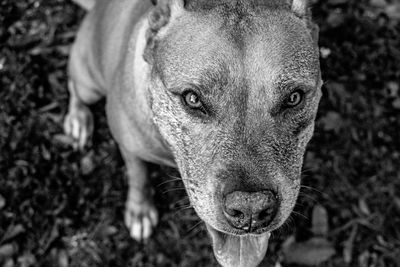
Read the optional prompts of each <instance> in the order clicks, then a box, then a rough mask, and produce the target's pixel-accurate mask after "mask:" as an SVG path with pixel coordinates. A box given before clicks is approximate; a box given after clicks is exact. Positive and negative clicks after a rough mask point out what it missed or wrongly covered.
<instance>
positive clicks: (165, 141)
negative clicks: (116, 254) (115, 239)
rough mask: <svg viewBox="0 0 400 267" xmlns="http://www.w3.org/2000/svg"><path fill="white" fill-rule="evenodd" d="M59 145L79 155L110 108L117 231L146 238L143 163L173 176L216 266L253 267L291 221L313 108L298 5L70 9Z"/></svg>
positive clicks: (193, 0) (315, 97)
mask: <svg viewBox="0 0 400 267" xmlns="http://www.w3.org/2000/svg"><path fill="white" fill-rule="evenodd" d="M76 1H77V2H78V3H79V4H81V5H82V6H83V7H86V8H87V9H88V10H89V12H88V13H87V15H86V17H85V19H84V21H83V23H82V25H81V27H80V30H79V32H78V34H77V37H76V41H75V43H74V44H73V46H72V49H71V55H70V60H69V69H68V71H69V81H68V87H69V93H70V100H69V108H68V112H67V115H66V117H65V121H64V129H65V132H66V134H68V135H70V136H72V137H73V139H74V146H75V147H76V148H83V147H84V146H85V145H86V144H87V142H88V140H89V138H90V136H91V134H92V131H93V118H92V114H91V112H90V110H89V108H88V106H87V105H90V104H93V103H95V102H96V101H98V100H99V99H101V98H103V97H105V98H106V114H107V119H108V123H109V126H110V129H111V133H112V135H113V137H114V138H115V140H116V141H117V143H118V145H119V148H120V151H121V154H122V156H123V159H124V161H125V163H126V168H127V176H128V184H129V191H128V196H127V202H126V211H125V223H126V226H127V227H128V229H129V231H130V234H131V236H132V237H133V238H134V239H136V240H145V239H147V238H149V237H150V235H151V233H152V231H153V229H154V227H155V226H156V225H157V222H158V213H157V210H156V208H155V206H154V203H153V200H152V194H153V193H152V189H151V188H150V186H149V184H148V170H147V167H146V162H152V163H157V164H162V165H167V166H172V167H175V168H178V170H179V172H180V173H181V176H182V180H183V183H184V185H185V188H186V191H187V194H188V196H189V199H190V202H191V204H192V206H193V207H194V209H195V211H196V213H197V214H198V216H199V217H200V218H201V219H202V220H203V221H204V223H205V224H206V227H207V229H208V231H209V234H210V236H211V240H212V244H213V249H214V254H215V257H216V258H217V260H218V262H219V263H220V264H221V265H222V266H246V267H249V266H257V265H258V264H259V263H260V262H261V261H262V259H263V258H264V256H265V254H266V250H267V247H268V241H269V237H270V233H271V232H272V231H274V230H276V229H277V228H279V227H280V226H281V225H282V224H283V223H284V222H285V220H286V219H287V218H288V216H289V215H290V213H291V211H292V209H293V207H294V205H295V203H296V199H297V196H298V192H299V188H300V175H301V168H302V162H303V157H304V153H305V149H306V145H307V143H308V142H309V140H310V138H311V137H312V134H313V131H314V121H315V117H316V113H317V109H318V104H319V100H320V97H321V86H322V80H321V74H320V65H319V50H318V45H317V43H318V27H317V26H316V25H315V24H314V23H313V22H312V21H311V15H310V9H309V7H308V5H307V1H306V0H158V1H157V2H156V3H154V2H155V1H153V3H152V2H151V1H148V0H92V1H91V0H76Z"/></svg>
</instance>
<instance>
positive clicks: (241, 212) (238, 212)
mask: <svg viewBox="0 0 400 267" xmlns="http://www.w3.org/2000/svg"><path fill="white" fill-rule="evenodd" d="M277 208H278V200H277V196H276V194H275V193H274V192H272V191H270V190H265V191H259V192H241V191H235V192H232V193H230V194H228V195H227V196H226V197H225V199H224V214H225V217H226V219H227V220H228V222H229V223H230V224H231V225H232V226H234V227H236V228H241V229H249V227H251V229H258V228H261V227H265V226H267V225H268V224H270V223H271V222H272V220H273V219H274V217H275V214H276V212H277Z"/></svg>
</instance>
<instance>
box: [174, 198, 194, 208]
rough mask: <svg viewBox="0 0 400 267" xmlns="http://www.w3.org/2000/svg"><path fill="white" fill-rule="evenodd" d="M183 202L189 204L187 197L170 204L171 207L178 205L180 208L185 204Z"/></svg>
mask: <svg viewBox="0 0 400 267" xmlns="http://www.w3.org/2000/svg"><path fill="white" fill-rule="evenodd" d="M185 202H187V204H189V203H190V200H189V197H188V196H185V197H183V198H182V199H179V200H177V201H175V202H173V203H172V206H176V205H179V206H180V205H183V204H185ZM187 204H186V205H187Z"/></svg>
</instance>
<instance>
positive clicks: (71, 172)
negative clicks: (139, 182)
mask: <svg viewBox="0 0 400 267" xmlns="http://www.w3.org/2000/svg"><path fill="white" fill-rule="evenodd" d="M312 7H313V12H314V20H315V21H316V22H317V23H318V24H319V26H320V47H321V67H322V74H323V79H324V81H325V85H324V88H323V94H324V95H323V98H322V101H321V104H320V109H319V113H318V118H317V123H316V129H315V130H316V132H315V136H314V138H313V139H312V141H311V143H310V145H309V147H308V152H307V154H306V160H305V164H304V165H305V166H304V175H303V185H304V186H303V188H302V194H301V196H300V198H299V203H298V205H297V206H296V209H295V212H294V214H293V215H292V218H291V220H290V221H289V222H288V224H287V225H285V227H283V228H282V229H281V230H279V231H277V232H276V233H275V234H274V235H273V237H272V239H271V243H270V247H269V251H268V254H267V257H266V259H265V261H264V262H263V263H262V266H298V265H296V264H300V263H303V264H310V261H311V262H312V261H314V263H317V264H319V266H363V267H364V266H365V267H367V266H400V259H399V255H400V227H399V225H400V168H399V163H400V134H399V132H400V92H399V81H400V68H399V64H400V63H399V62H400V34H399V33H400V22H399V21H400V4H399V3H398V2H396V0H362V1H359V0H358V1H357V0H354V1H351V0H347V1H346V0H320V1H318V0H315V1H313V3H312ZM83 15H84V11H83V10H81V9H80V8H78V7H77V6H75V5H74V4H72V3H71V2H69V1H65V0H53V1H44V0H42V1H39V0H18V1H12V0H0V151H1V153H0V265H3V266H8V267H11V266H61V267H65V266H215V265H216V262H215V260H214V257H213V255H212V250H211V247H210V241H209V238H208V236H207V233H206V231H205V226H204V224H203V223H201V222H200V220H199V218H198V217H197V215H196V214H195V212H194V211H193V209H191V208H186V207H187V204H188V202H187V199H186V194H185V191H184V190H183V189H182V184H181V182H180V181H179V180H176V181H173V182H169V183H163V181H165V180H172V179H174V177H176V176H178V175H179V174H178V173H176V172H175V171H173V170H169V169H165V168H162V167H159V166H154V167H153V173H152V183H153V184H154V186H155V188H156V199H157V201H156V202H157V207H158V208H159V210H160V214H161V220H160V225H159V226H158V228H157V230H156V233H155V234H154V235H153V237H152V238H151V239H150V240H149V241H148V242H147V243H145V244H139V243H137V242H135V241H133V240H132V239H131V238H130V237H129V233H128V231H127V230H126V228H125V226H124V225H123V209H124V201H125V194H126V181H125V176H124V171H125V169H124V165H123V162H122V159H121V156H120V154H119V151H118V149H117V147H116V144H115V142H114V141H113V140H112V138H111V136H110V133H109V130H108V128H107V124H106V121H105V117H104V108H103V106H104V103H99V104H97V105H95V106H93V107H92V110H93V111H94V113H95V118H96V120H95V125H96V129H97V130H96V132H95V135H94V137H93V146H92V148H90V149H87V150H86V151H84V152H74V151H73V150H72V149H71V148H70V147H69V146H68V145H67V144H68V142H69V140H68V139H67V138H66V137H65V136H64V135H63V134H62V128H61V125H62V119H63V116H64V114H65V112H66V107H67V99H68V94H67V90H66V63H67V58H68V52H69V48H70V45H71V43H72V42H73V39H74V36H75V33H76V30H77V27H78V25H79V22H80V21H81V19H82V17H83ZM313 213H315V214H319V215H318V216H316V219H315V220H314V219H312V214H313ZM318 218H319V219H318ZM325 221H326V222H325ZM317 225H322V230H320V231H319V233H320V234H321V235H322V236H323V237H321V238H323V240H324V241H323V243H324V244H325V248H326V250H324V251H322V250H321V245H317V246H312V245H310V243H307V240H310V238H312V236H313V235H316V234H318V231H317V230H315V229H316V228H318V227H317ZM327 226H329V228H327ZM320 228H321V227H320ZM294 239H295V240H296V241H294ZM288 244H289V245H288ZM290 244H291V245H290ZM296 244H300V246H297V250H296ZM299 247H300V248H299ZM296 253H297V254H296ZM324 253H325V254H326V257H325V258H326V259H325V258H324V259H321V257H322V258H323V256H322V255H324ZM332 254H334V255H332ZM305 255H307V257H306V258H305ZM322 260H326V261H325V262H324V263H321V261H322Z"/></svg>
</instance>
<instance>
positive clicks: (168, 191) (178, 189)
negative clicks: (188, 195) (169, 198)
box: [162, 187, 186, 194]
mask: <svg viewBox="0 0 400 267" xmlns="http://www.w3.org/2000/svg"><path fill="white" fill-rule="evenodd" d="M185 189H186V188H185V187H177V188H171V189H167V190H165V191H163V192H162V194H166V193H170V192H175V191H185Z"/></svg>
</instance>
